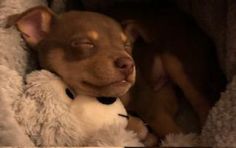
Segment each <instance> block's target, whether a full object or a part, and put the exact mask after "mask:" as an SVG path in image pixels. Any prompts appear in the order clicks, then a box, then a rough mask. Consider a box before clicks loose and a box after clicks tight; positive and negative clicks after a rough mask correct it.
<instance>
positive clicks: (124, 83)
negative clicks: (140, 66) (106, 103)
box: [8, 6, 146, 137]
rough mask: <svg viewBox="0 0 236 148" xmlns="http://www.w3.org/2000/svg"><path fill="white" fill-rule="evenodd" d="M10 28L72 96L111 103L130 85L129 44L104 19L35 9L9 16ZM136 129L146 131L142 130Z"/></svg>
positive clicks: (122, 31) (132, 74) (132, 71)
mask: <svg viewBox="0 0 236 148" xmlns="http://www.w3.org/2000/svg"><path fill="white" fill-rule="evenodd" d="M12 25H16V26H17V28H18V30H19V31H20V32H21V34H22V36H23V38H24V39H25V41H26V42H27V44H28V45H29V46H30V47H31V48H33V49H34V50H36V52H37V55H38V60H39V63H40V66H41V68H43V69H47V70H49V71H51V72H53V73H55V74H57V75H58V76H59V77H61V78H62V80H63V81H64V82H65V83H66V84H67V85H68V86H69V88H70V90H72V91H73V92H74V94H75V95H76V96H77V95H86V96H92V97H100V98H101V97H102V98H103V99H111V98H114V97H120V96H122V95H124V94H125V93H126V92H127V91H128V90H129V88H130V87H131V86H132V85H133V84H134V81H135V64H134V60H133V58H132V56H131V50H132V42H131V40H130V38H129V37H128V36H127V35H126V34H125V32H126V31H125V29H124V28H122V27H121V25H120V24H119V23H118V22H116V21H114V20H113V19H111V18H110V17H107V16H105V15H102V14H98V13H94V12H87V11H71V12H66V13H63V14H61V15H59V16H57V15H55V14H54V13H53V12H52V11H51V10H50V9H48V8H46V7H42V6H38V7H34V8H31V9H29V10H27V11H25V12H24V13H22V14H19V15H15V16H12V17H11V18H10V19H9V22H8V26H12ZM140 122H141V121H139V123H140ZM141 123H142V122H141ZM139 127H142V128H143V129H144V131H146V130H145V128H146V127H145V126H144V125H143V124H141V125H140V126H139ZM145 134H146V132H144V135H142V137H145Z"/></svg>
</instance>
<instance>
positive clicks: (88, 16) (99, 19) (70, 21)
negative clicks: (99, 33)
mask: <svg viewBox="0 0 236 148" xmlns="http://www.w3.org/2000/svg"><path fill="white" fill-rule="evenodd" d="M59 22H60V23H64V24H67V25H68V26H71V27H73V28H78V29H80V28H83V29H85V30H87V31H88V30H90V29H91V28H94V30H99V29H102V30H106V29H112V30H115V31H120V30H122V28H121V26H120V25H119V23H117V22H116V21H115V20H113V19H112V18H110V17H108V16H105V15H103V14H99V13H95V12H87V11H71V12H67V13H64V14H63V15H61V16H59ZM68 29H69V28H68Z"/></svg>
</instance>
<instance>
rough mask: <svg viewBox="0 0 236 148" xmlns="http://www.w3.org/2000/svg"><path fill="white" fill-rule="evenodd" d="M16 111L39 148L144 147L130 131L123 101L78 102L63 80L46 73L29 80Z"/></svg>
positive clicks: (84, 99) (83, 98)
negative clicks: (74, 147)
mask: <svg viewBox="0 0 236 148" xmlns="http://www.w3.org/2000/svg"><path fill="white" fill-rule="evenodd" d="M14 111H15V115H16V119H17V121H18V123H19V124H20V125H21V127H22V128H23V129H24V131H25V133H26V135H28V136H29V137H30V139H31V141H32V142H33V143H34V145H35V146H143V144H142V143H141V142H140V141H139V139H138V138H137V135H136V134H135V133H134V132H133V131H129V130H127V129H126V126H127V122H128V120H127V118H128V116H127V112H126V110H125V108H124V106H123V105H122V103H121V101H120V99H119V98H104V97H100V98H93V97H88V96H77V97H76V98H74V97H73V94H72V93H71V92H70V91H69V89H68V88H67V86H66V85H65V84H64V83H63V82H62V81H61V79H60V78H58V77H57V76H55V75H54V74H52V73H50V72H48V71H45V70H42V71H36V72H33V73H32V74H30V75H28V76H27V78H26V90H25V93H24V96H23V97H22V98H21V99H17V100H15V102H14ZM25 146H27V145H25Z"/></svg>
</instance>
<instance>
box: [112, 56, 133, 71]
mask: <svg viewBox="0 0 236 148" xmlns="http://www.w3.org/2000/svg"><path fill="white" fill-rule="evenodd" d="M115 66H116V68H118V69H119V70H120V71H121V72H122V73H124V74H125V75H128V74H130V73H132V72H133V69H134V62H133V60H132V59H130V58H127V57H123V58H118V59H117V60H116V61H115Z"/></svg>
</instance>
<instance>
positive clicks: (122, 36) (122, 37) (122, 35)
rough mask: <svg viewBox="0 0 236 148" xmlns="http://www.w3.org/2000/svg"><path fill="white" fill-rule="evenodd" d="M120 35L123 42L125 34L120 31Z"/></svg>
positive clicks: (125, 37) (125, 38)
mask: <svg viewBox="0 0 236 148" xmlns="http://www.w3.org/2000/svg"><path fill="white" fill-rule="evenodd" d="M120 37H121V40H122V41H124V42H125V41H126V40H127V36H126V35H125V34H124V33H121V34H120Z"/></svg>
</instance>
